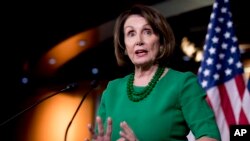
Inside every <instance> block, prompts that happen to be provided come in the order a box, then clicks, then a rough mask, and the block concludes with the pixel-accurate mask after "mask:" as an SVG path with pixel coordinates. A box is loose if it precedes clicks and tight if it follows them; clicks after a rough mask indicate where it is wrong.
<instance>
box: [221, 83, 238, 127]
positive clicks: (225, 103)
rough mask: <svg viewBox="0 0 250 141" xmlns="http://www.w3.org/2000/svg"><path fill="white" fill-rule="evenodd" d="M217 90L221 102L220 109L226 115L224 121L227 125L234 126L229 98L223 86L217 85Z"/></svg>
mask: <svg viewBox="0 0 250 141" xmlns="http://www.w3.org/2000/svg"><path fill="white" fill-rule="evenodd" d="M218 89H219V93H220V94H219V96H220V100H221V105H220V106H221V107H222V109H223V112H224V113H226V115H227V116H226V121H227V123H229V124H235V123H236V121H235V117H234V113H233V108H232V106H231V103H230V100H229V97H228V93H227V90H226V88H225V86H224V85H219V86H218Z"/></svg>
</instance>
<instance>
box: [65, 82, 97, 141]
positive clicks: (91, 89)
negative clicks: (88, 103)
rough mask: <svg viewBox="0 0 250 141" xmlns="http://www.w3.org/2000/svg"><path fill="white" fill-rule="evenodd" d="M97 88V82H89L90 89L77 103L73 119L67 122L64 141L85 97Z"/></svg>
mask: <svg viewBox="0 0 250 141" xmlns="http://www.w3.org/2000/svg"><path fill="white" fill-rule="evenodd" d="M97 86H98V81H97V80H92V81H91V82H90V89H89V90H88V91H87V92H86V93H85V94H84V95H83V97H82V100H81V102H80V103H79V105H78V107H77V109H76V111H75V113H74V115H73V117H72V118H71V120H70V122H69V124H68V126H67V128H66V132H65V136H64V141H67V135H68V131H69V127H70V126H71V124H72V122H73V120H74V118H75V116H76V114H77V113H78V111H79V109H80V107H81V105H82V103H83V101H84V100H85V99H86V97H87V96H88V95H89V94H90V93H91V92H92V91H93V90H94V89H95V88H96V87H97Z"/></svg>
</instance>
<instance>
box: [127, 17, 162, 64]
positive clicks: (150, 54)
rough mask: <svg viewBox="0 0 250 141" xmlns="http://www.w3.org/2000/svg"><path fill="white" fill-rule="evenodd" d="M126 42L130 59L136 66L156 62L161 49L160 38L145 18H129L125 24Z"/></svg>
mask: <svg viewBox="0 0 250 141" xmlns="http://www.w3.org/2000/svg"><path fill="white" fill-rule="evenodd" d="M124 41H125V46H126V52H127V54H128V57H129V58H130V60H131V61H132V63H133V64H134V65H136V66H145V65H150V64H152V63H154V62H155V59H156V56H157V54H158V52H159V49H160V42H159V36H158V35H157V34H155V33H154V31H153V29H152V27H151V26H150V25H149V24H148V22H147V21H146V19H145V18H144V17H142V16H140V15H131V16H129V17H128V19H127V20H126V21H125V23H124Z"/></svg>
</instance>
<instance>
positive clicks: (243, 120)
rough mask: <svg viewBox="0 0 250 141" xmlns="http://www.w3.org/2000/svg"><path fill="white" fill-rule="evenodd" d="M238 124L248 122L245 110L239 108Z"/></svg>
mask: <svg viewBox="0 0 250 141" xmlns="http://www.w3.org/2000/svg"><path fill="white" fill-rule="evenodd" d="M239 124H249V122H248V119H247V117H246V114H245V112H244V111H243V109H242V108H241V110H240V119H239Z"/></svg>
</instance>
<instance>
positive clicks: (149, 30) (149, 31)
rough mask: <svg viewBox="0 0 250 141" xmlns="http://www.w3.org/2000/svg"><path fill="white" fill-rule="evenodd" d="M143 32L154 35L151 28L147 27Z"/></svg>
mask: <svg viewBox="0 0 250 141" xmlns="http://www.w3.org/2000/svg"><path fill="white" fill-rule="evenodd" d="M143 32H144V34H146V35H152V34H153V31H152V30H151V29H145V30H144V31H143Z"/></svg>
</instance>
